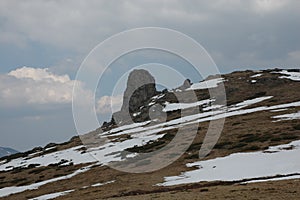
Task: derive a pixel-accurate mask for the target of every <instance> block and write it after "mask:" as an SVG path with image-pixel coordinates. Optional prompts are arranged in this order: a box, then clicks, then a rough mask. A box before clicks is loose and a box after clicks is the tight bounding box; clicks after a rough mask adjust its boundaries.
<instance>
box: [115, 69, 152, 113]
mask: <svg viewBox="0 0 300 200" xmlns="http://www.w3.org/2000/svg"><path fill="white" fill-rule="evenodd" d="M156 94H157V91H156V88H155V79H154V77H153V76H152V75H151V74H150V73H149V72H148V71H146V70H143V69H139V70H133V71H132V72H131V73H130V74H129V77H128V81H127V88H126V90H125V93H124V97H123V106H122V109H121V111H126V109H129V112H135V111H137V110H138V109H139V108H140V107H141V106H143V105H145V103H146V102H147V101H149V99H150V98H151V97H153V96H155V95H156Z"/></svg>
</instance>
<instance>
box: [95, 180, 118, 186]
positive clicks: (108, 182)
mask: <svg viewBox="0 0 300 200" xmlns="http://www.w3.org/2000/svg"><path fill="white" fill-rule="evenodd" d="M114 182H115V180H113V181H107V182H104V183H96V184H93V185H91V187H99V186H102V185H107V184H110V183H114Z"/></svg>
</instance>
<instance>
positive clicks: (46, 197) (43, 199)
mask: <svg viewBox="0 0 300 200" xmlns="http://www.w3.org/2000/svg"><path fill="white" fill-rule="evenodd" d="M71 192H74V190H67V191H64V192H57V193H52V194H46V195H43V196H39V197H35V198H32V199H29V200H49V199H55V198H57V197H60V196H65V195H67V194H69V193H71Z"/></svg>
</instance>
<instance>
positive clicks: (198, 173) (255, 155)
mask: <svg viewBox="0 0 300 200" xmlns="http://www.w3.org/2000/svg"><path fill="white" fill-rule="evenodd" d="M291 147H292V148H291ZM268 151H272V152H274V153H264V152H263V151H258V152H252V153H235V154H231V155H229V156H226V157H221V158H216V159H211V160H205V161H198V162H194V163H188V164H187V165H186V166H187V167H198V169H196V170H192V171H187V172H182V174H181V175H179V176H170V177H165V182H164V183H160V184H157V185H159V186H172V185H179V184H189V183H197V182H202V181H238V180H244V179H253V178H259V177H271V176H276V175H289V174H296V173H300V157H299V154H300V140H298V141H294V142H291V143H289V144H285V145H279V146H274V147H270V148H269V149H268Z"/></svg>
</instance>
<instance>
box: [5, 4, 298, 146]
mask: <svg viewBox="0 0 300 200" xmlns="http://www.w3.org/2000/svg"><path fill="white" fill-rule="evenodd" d="M299 9H300V2H299V1H297V0H295V1H292V0H285V1H281V0H249V1H246V0H240V1H238V0H216V1H200V0H199V1H196V0H195V1H176V0H157V1H156V0H151V1H143V0H137V1H134V0H131V1H125V0H124V1H113V0H112V1H108V0H107V1H104V0H103V1H98V0H94V1H93V0H91V1H79V0H78V1H77V0H72V1H71V0H70V1H59V0H28V1H14V0H1V1H0V109H1V112H0V126H1V132H0V138H1V140H0V146H9V147H13V148H15V149H17V150H21V151H23V150H27V149H30V148H32V147H35V146H43V145H45V144H47V143H48V142H62V141H65V140H67V139H69V138H70V137H72V136H74V135H76V130H75V126H74V122H73V118H72V108H71V103H72V88H73V85H74V83H76V81H75V80H74V79H75V75H76V72H77V70H78V68H79V66H80V64H81V62H82V61H83V60H84V58H85V57H86V56H87V55H88V53H89V52H90V51H91V50H92V49H93V48H94V47H95V46H96V45H97V44H98V43H100V42H102V41H103V40H105V39H107V38H108V37H110V36H112V35H114V34H117V33H119V32H121V31H125V30H128V29H132V28H138V27H147V26H154V27H164V28H170V29H174V30H177V31H180V32H182V33H184V34H186V35H188V36H190V37H192V38H193V39H195V40H196V41H197V42H199V43H200V44H201V45H202V46H203V47H204V48H205V49H206V50H207V52H208V53H209V54H210V55H211V57H212V58H213V60H214V61H215V63H216V64H217V66H218V68H219V70H220V71H221V72H222V73H226V72H231V71H234V70H242V69H266V68H275V67H279V68H299V67H300V37H299V35H300V23H299V19H300V12H299ZM145 55H148V54H147V52H146V53H145V52H144V56H139V57H138V59H137V60H130V59H127V60H126V61H119V62H117V63H116V64H115V67H113V68H112V69H113V70H111V71H109V72H107V74H108V77H109V74H111V76H115V78H117V77H120V76H122V74H124V73H125V72H126V69H127V68H124V67H123V68H122V66H121V65H122V64H124V63H126V64H124V65H130V64H131V65H135V64H136V63H138V64H141V63H143V62H144V63H147V61H148V60H147V56H145ZM151 55H155V53H154V54H151ZM156 56H159V54H158V55H156ZM128 60H129V61H128ZM175 63H177V64H178V62H174V60H173V64H175ZM118 66H119V68H118ZM182 66H184V65H182ZM183 71H185V69H183ZM188 72H189V71H188V70H187V71H186V73H187V76H188ZM111 80H112V79H111V78H107V80H103V81H104V83H103V84H102V87H104V88H110V87H109V85H114V83H113V82H110V81H111ZM100 85H101V83H100ZM107 91H109V90H108V89H107ZM107 91H104V92H103V93H101V94H99V95H98V99H97V100H96V110H97V112H98V114H99V115H104V116H106V117H107V116H108V114H107V113H108V112H109V109H107V105H108V104H109V103H110V100H111V99H112V100H113V101H114V102H116V103H117V104H118V103H120V96H118V95H120V94H117V95H115V96H114V97H113V98H111V97H109V96H110V95H109V93H108V92H107ZM81 92H82V94H81V95H83V96H86V97H87V98H92V97H93V95H92V93H91V92H90V91H85V90H84V88H82V91H81Z"/></svg>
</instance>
